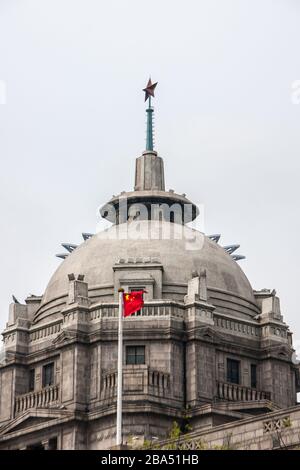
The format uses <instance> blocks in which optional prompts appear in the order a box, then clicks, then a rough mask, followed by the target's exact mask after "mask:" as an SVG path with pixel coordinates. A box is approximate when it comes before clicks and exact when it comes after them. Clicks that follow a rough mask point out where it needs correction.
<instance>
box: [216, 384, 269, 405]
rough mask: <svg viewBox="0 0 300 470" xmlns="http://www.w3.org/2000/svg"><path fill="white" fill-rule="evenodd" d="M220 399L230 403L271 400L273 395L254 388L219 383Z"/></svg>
mask: <svg viewBox="0 0 300 470" xmlns="http://www.w3.org/2000/svg"><path fill="white" fill-rule="evenodd" d="M217 390H218V398H220V399H221V400H228V401H255V400H270V399H271V394H270V393H269V392H263V391H260V390H256V389H254V388H248V387H243V386H242V385H237V384H232V383H226V382H218V383H217Z"/></svg>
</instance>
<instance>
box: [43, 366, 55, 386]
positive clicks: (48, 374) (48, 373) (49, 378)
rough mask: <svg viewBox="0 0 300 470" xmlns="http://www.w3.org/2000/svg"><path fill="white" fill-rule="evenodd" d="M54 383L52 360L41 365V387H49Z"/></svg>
mask: <svg viewBox="0 0 300 470" xmlns="http://www.w3.org/2000/svg"><path fill="white" fill-rule="evenodd" d="M53 384H54V362H51V363H50V364H46V365H45V366H44V367H43V387H49V386H50V385H53Z"/></svg>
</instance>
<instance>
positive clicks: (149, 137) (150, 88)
mask: <svg viewBox="0 0 300 470" xmlns="http://www.w3.org/2000/svg"><path fill="white" fill-rule="evenodd" d="M156 85H157V82H156V83H152V82H151V78H149V80H148V84H147V86H146V88H144V89H143V91H144V92H145V101H147V100H148V99H149V104H148V108H147V109H146V113H147V131H146V150H150V151H152V150H153V148H154V146H153V112H154V109H153V108H152V106H151V96H153V98H154V90H155V87H156Z"/></svg>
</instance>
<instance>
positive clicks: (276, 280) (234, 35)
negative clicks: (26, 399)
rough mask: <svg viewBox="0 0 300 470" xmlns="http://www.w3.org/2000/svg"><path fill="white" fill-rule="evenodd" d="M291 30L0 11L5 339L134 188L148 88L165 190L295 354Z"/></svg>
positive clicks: (169, 5)
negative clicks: (267, 291) (200, 220)
mask: <svg viewBox="0 0 300 470" xmlns="http://www.w3.org/2000/svg"><path fill="white" fill-rule="evenodd" d="M299 21H300V2H299V0H273V1H271V0H226V1H224V0H185V1H183V0H181V1H175V0H163V1H161V0H160V1H157V0H151V1H150V2H149V1H147V2H146V1H144V0H109V1H104V0H102V1H101V0H51V1H50V0H43V1H41V0H19V1H17V0H0V58H1V59H0V102H1V103H2V104H0V156H1V172H0V204H1V207H0V210H1V231H0V242H1V271H0V286H1V288H0V309H1V310H0V326H1V329H2V328H3V327H4V325H5V322H6V321H7V315H8V305H9V303H10V301H11V295H12V294H14V295H15V296H16V297H17V298H18V299H19V300H20V301H23V300H24V298H25V297H26V296H27V295H28V294H29V293H32V294H41V293H43V291H44V289H45V287H46V285H47V282H48V280H49V279H50V276H51V275H52V273H53V272H54V270H55V269H56V267H57V266H58V264H59V263H60V261H59V260H58V259H57V258H55V254H56V253H58V252H61V251H63V250H62V249H61V248H60V247H59V245H60V243H61V242H73V243H78V242H80V241H81V235H80V234H81V232H82V231H87V232H94V231H95V230H96V224H97V217H96V215H97V207H98V206H99V204H101V203H104V202H106V201H107V200H108V199H109V198H110V197H111V195H112V194H117V193H119V192H120V191H122V190H130V189H132V188H133V178H134V160H135V158H136V157H137V156H139V154H140V153H141V152H142V151H143V150H144V147H145V120H146V118H145V112H144V109H145V106H144V102H143V98H144V97H143V93H142V91H141V89H142V88H143V87H144V86H145V84H146V82H147V79H148V77H149V75H150V74H151V76H152V78H153V80H155V81H158V82H159V85H158V87H157V89H156V98H155V103H154V105H155V141H156V149H157V150H158V152H159V154H160V155H161V156H162V157H164V161H165V173H166V185H167V189H169V188H173V189H174V190H175V191H178V192H186V193H187V196H188V197H189V198H190V199H192V200H193V201H195V202H197V203H203V204H204V206H205V231H206V233H216V232H217V233H218V232H219V233H221V234H222V239H221V242H222V244H224V245H225V244H229V243H240V244H241V248H240V250H239V253H241V254H244V255H246V256H247V259H246V260H245V261H241V262H240V265H241V267H242V268H243V269H244V271H245V273H246V275H247V276H248V278H249V280H250V282H251V283H252V285H253V288H254V289H261V288H276V290H277V292H278V294H279V296H280V297H281V307H282V311H283V314H284V318H285V320H286V322H287V323H288V324H289V325H290V326H291V329H292V331H293V332H294V340H300V312H299V307H298V305H299V300H298V292H299V281H300V275H299V274H300V254H299V247H298V243H299V232H300V222H299V196H300V184H299V170H300V163H299V161H300V132H299V125H300V104H298V105H297V104H296V103H297V101H299V100H297V99H295V96H294V97H293V96H292V91H293V89H292V87H293V86H294V87H295V86H297V82H296V81H297V80H300V51H299V44H300V28H299ZM5 89H6V96H3V95H4V94H5ZM1 94H2V96H1ZM299 344H300V341H299Z"/></svg>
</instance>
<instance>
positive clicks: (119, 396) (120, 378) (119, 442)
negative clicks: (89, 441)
mask: <svg viewBox="0 0 300 470" xmlns="http://www.w3.org/2000/svg"><path fill="white" fill-rule="evenodd" d="M123 292H124V289H119V327H118V390H117V434H116V445H117V446H121V445H122V389H123Z"/></svg>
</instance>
